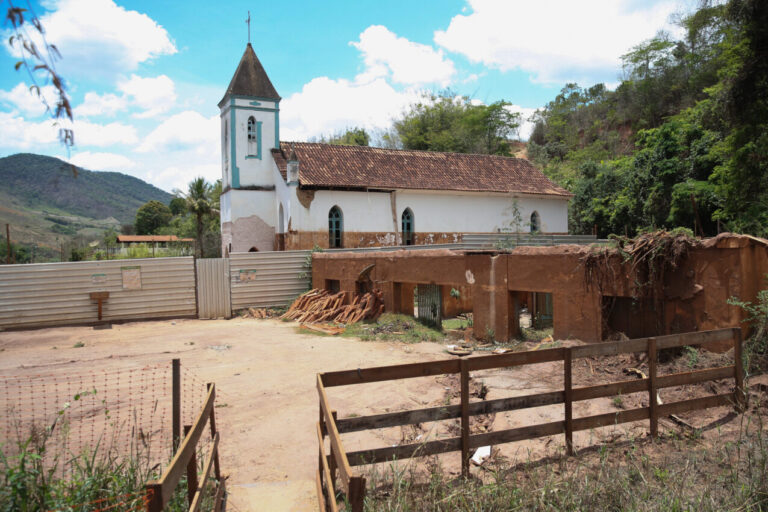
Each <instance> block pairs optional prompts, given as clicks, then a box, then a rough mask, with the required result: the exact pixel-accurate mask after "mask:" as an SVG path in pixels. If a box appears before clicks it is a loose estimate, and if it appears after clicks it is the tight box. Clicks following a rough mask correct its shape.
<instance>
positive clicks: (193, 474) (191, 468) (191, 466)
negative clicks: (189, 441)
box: [184, 425, 198, 505]
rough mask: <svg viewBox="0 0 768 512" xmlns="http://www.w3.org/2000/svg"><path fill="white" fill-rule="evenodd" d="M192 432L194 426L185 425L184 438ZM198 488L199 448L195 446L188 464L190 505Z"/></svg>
mask: <svg viewBox="0 0 768 512" xmlns="http://www.w3.org/2000/svg"><path fill="white" fill-rule="evenodd" d="M190 430H192V425H184V437H186V436H187V434H189V431H190ZM197 487H198V482H197V447H196V446H195V447H193V448H192V457H191V458H190V459H189V462H187V498H188V499H189V504H190V505H192V501H194V499H195V493H196V492H197Z"/></svg>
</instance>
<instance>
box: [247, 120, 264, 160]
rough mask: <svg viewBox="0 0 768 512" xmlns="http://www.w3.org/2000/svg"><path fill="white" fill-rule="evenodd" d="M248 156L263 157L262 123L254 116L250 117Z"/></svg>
mask: <svg viewBox="0 0 768 512" xmlns="http://www.w3.org/2000/svg"><path fill="white" fill-rule="evenodd" d="M248 156H255V157H256V158H261V123H260V122H258V121H256V119H255V118H254V117H253V116H251V117H249V118H248Z"/></svg>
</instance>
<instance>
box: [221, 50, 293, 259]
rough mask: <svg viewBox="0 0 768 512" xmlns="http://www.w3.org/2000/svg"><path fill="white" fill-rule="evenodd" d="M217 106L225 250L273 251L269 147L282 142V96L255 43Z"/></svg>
mask: <svg viewBox="0 0 768 512" xmlns="http://www.w3.org/2000/svg"><path fill="white" fill-rule="evenodd" d="M219 110H220V117H221V163H222V180H221V185H222V196H221V234H222V248H223V252H224V253H227V254H228V253H229V252H240V251H248V250H259V251H263V250H272V249H273V247H274V228H275V225H276V220H277V219H276V218H275V217H276V213H275V201H276V199H275V172H274V170H273V168H274V167H275V163H274V161H273V159H272V153H271V150H272V149H273V148H279V147H280V121H279V119H280V118H279V113H280V96H279V95H278V94H277V91H276V90H275V88H274V86H273V85H272V82H271V81H270V80H269V77H268V76H267V73H266V71H264V67H263V66H262V65H261V62H260V61H259V59H258V57H256V52H254V51H253V47H252V46H251V43H248V45H247V46H246V48H245V53H243V56H242V58H241V59H240V64H238V66H237V70H236V71H235V74H234V76H233V77H232V80H231V81H230V83H229V87H227V91H226V93H225V94H224V97H223V98H222V99H221V101H220V102H219ZM270 230H271V233H269V231H270Z"/></svg>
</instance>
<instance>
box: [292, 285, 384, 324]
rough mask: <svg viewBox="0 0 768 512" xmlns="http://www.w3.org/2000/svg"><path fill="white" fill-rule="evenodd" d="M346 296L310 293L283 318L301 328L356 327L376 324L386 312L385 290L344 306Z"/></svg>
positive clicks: (356, 297)
mask: <svg viewBox="0 0 768 512" xmlns="http://www.w3.org/2000/svg"><path fill="white" fill-rule="evenodd" d="M345 296H346V293H345V292H338V293H331V292H329V291H327V290H320V289H314V290H310V291H308V292H306V293H304V294H302V295H300V296H299V298H297V299H296V300H295V301H294V303H293V304H291V307H290V308H288V311H286V312H285V314H284V315H283V316H281V317H280V318H281V319H283V320H296V321H298V322H299V323H301V324H319V323H331V322H332V323H337V324H345V325H348V324H354V323H357V322H360V321H362V320H376V319H377V318H379V316H380V315H381V314H382V313H383V312H384V295H383V293H382V292H381V290H373V291H372V292H368V293H363V294H356V295H355V298H354V299H353V300H352V303H351V304H347V305H344V299H345Z"/></svg>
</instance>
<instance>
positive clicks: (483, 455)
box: [471, 446, 491, 466]
mask: <svg viewBox="0 0 768 512" xmlns="http://www.w3.org/2000/svg"><path fill="white" fill-rule="evenodd" d="M490 457H491V447H490V446H481V447H480V448H478V449H477V450H475V454H474V455H472V459H471V460H472V464H474V465H475V466H482V465H483V463H485V461H486V460H488V459H489V458H490Z"/></svg>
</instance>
